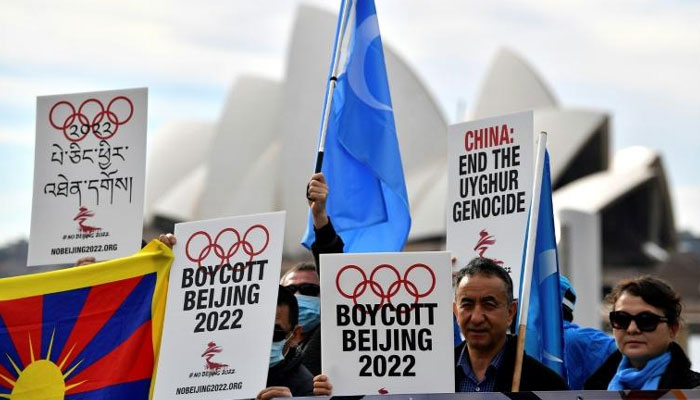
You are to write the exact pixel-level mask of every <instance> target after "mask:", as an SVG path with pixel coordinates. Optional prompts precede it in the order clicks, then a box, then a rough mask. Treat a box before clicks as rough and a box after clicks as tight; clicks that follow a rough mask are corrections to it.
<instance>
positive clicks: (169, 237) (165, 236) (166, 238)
mask: <svg viewBox="0 0 700 400" xmlns="http://www.w3.org/2000/svg"><path fill="white" fill-rule="evenodd" d="M158 240H160V241H161V242H163V244H164V245H166V246H168V247H170V248H171V249H172V248H173V246H175V243H177V239H176V238H175V235H173V234H172V233H161V234H160V236H158Z"/></svg>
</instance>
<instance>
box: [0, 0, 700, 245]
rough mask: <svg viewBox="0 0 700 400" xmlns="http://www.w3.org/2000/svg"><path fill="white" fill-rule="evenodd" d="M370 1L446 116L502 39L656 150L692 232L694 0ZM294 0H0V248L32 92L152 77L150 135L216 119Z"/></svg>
mask: <svg viewBox="0 0 700 400" xmlns="http://www.w3.org/2000/svg"><path fill="white" fill-rule="evenodd" d="M375 2H376V7H377V14H378V19H379V25H380V30H381V34H382V40H383V42H384V44H385V45H387V46H390V47H391V48H392V49H393V50H394V51H395V52H396V53H398V54H399V55H400V56H401V57H402V58H403V59H404V60H405V61H406V62H407V63H408V64H409V65H411V66H412V68H414V70H415V72H416V73H417V74H418V76H419V79H420V80H421V81H422V82H423V83H424V84H425V85H426V87H427V88H428V90H429V91H430V92H431V93H432V95H433V96H434V98H435V99H436V101H437V103H438V104H439V106H440V107H441V108H442V110H443V113H444V115H445V116H446V117H447V118H448V121H449V122H450V123H453V122H457V119H458V115H459V111H458V110H459V106H458V105H459V104H460V103H461V104H466V106H467V109H469V107H470V105H471V103H472V102H473V101H474V100H475V98H476V96H477V93H478V90H479V84H480V82H481V81H482V80H483V78H484V76H485V74H486V72H487V70H488V68H489V66H490V64H491V62H492V60H493V58H494V56H495V55H496V53H497V52H498V50H499V49H501V48H503V47H507V48H509V49H511V50H513V51H515V52H517V53H518V54H520V55H521V56H522V57H523V58H524V59H525V60H526V61H527V62H528V63H529V64H530V65H532V66H533V67H534V69H535V70H536V71H537V72H538V73H539V74H540V76H542V77H543V79H544V80H545V81H546V82H547V84H548V86H549V87H550V88H551V89H552V91H553V92H554V94H555V96H556V98H557V99H558V101H559V102H560V104H561V105H562V106H565V107H572V108H577V107H578V108H588V109H596V110H602V111H605V112H608V113H610V115H611V134H612V135H611V137H612V143H611V145H612V149H613V151H616V150H619V149H622V148H626V147H630V146H634V145H642V146H646V147H649V148H651V149H654V150H657V151H659V152H660V153H661V155H662V156H663V159H664V163H665V168H666V172H667V175H668V177H669V182H670V185H671V188H672V198H673V201H674V204H675V205H676V223H677V226H678V228H680V229H690V230H692V231H693V232H695V233H696V234H698V235H700V207H698V206H697V204H700V176H699V174H698V171H700V168H698V167H700V161H698V153H699V150H700V73H699V72H698V71H700V29H697V21H700V2H696V1H684V0H659V1H649V0H635V1H630V0H618V1H614V2H611V1H609V0H580V1H578V0H576V1H555V0H532V1H529V0H525V1H497V2H495V1H492V2H480V1H472V0H439V1H435V0H411V1H406V0H375ZM301 3H302V2H301V1H296V0H257V1H238V0H235V1H234V0H221V1H213V0H201V1H197V2H191V1H182V0H168V1H164V0H154V1H148V2H144V1H131V0H120V1H113V0H101V1H83V0H62V1H60V2H57V1H43V0H42V1H35V0H22V1H12V0H0V9H1V10H2V13H0V245H2V244H3V243H7V242H9V241H13V240H17V239H19V238H22V237H27V236H28V234H29V226H30V218H31V198H32V179H33V165H34V164H33V163H34V149H33V145H34V125H35V117H36V97H37V96H41V95H49V94H59V93H75V92H84V91H97V90H110V89H120V88H132V87H148V88H149V110H148V132H149V133H148V135H149V142H152V141H153V140H155V139H156V138H157V137H158V134H159V130H160V129H161V128H162V127H163V126H164V125H165V124H170V123H177V122H178V121H215V120H216V119H217V118H218V116H219V114H220V112H221V109H222V107H223V105H224V101H225V98H226V94H227V92H228V89H229V88H230V86H231V85H232V84H233V82H235V80H236V79H237V78H238V77H240V76H242V75H257V76H262V77H266V78H272V79H278V80H282V79H283V78H284V77H283V75H284V68H285V58H286V55H287V54H286V48H287V45H288V42H289V36H290V33H291V28H292V23H293V20H294V16H295V14H296V11H295V10H296V9H297V6H298V5H299V4H301ZM303 3H305V4H314V5H317V6H318V7H320V8H323V9H326V10H328V11H331V12H337V10H338V8H339V0H335V1H330V0H324V1H305V2H303ZM319 79H325V77H319ZM321 101H322V99H319V103H320V102H321ZM319 118H320V116H319Z"/></svg>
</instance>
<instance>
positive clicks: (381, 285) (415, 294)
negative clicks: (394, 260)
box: [335, 263, 436, 306]
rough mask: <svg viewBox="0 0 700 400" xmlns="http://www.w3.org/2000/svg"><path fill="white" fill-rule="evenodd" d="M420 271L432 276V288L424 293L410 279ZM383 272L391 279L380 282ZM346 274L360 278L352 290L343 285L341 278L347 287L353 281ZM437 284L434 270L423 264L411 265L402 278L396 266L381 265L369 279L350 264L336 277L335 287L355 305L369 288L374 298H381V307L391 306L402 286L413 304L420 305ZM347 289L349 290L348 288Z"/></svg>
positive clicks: (356, 280)
mask: <svg viewBox="0 0 700 400" xmlns="http://www.w3.org/2000/svg"><path fill="white" fill-rule="evenodd" d="M418 270H425V271H427V272H428V274H429V276H430V279H429V281H430V287H429V288H427V289H426V290H425V291H423V292H419V290H418V285H416V283H415V282H414V281H413V280H411V279H409V275H411V274H412V273H417V271H418ZM352 271H356V272H352ZM382 271H387V273H388V274H389V278H390V279H388V280H387V279H381V280H380V279H379V276H378V275H379V273H381V272H382ZM414 271H416V272H414ZM345 274H355V277H356V278H359V279H355V280H352V282H353V283H354V282H357V283H356V284H355V286H354V288H352V289H351V290H345V289H343V287H342V286H343V284H342V283H341V277H343V276H345V277H346V278H345V281H344V283H345V286H347V281H348V280H350V279H351V276H348V275H345ZM383 275H385V274H383ZM385 277H386V275H385ZM435 282H436V280H435V272H433V270H432V268H430V267H429V266H427V265H425V264H423V263H416V264H413V265H411V266H410V267H408V268H407V269H406V272H404V274H403V276H401V274H400V273H399V270H398V269H396V268H395V267H394V266H392V265H389V264H381V265H378V266H377V267H375V268H374V269H373V270H372V272H371V273H370V275H369V278H368V277H367V274H365V271H364V270H363V269H362V268H360V267H358V266H357V265H352V264H350V265H346V266H344V267H343V268H341V269H340V270H339V271H338V274H337V275H336V277H335V287H336V288H337V289H338V293H339V294H340V295H341V296H343V297H345V298H346V299H350V300H352V302H353V304H357V299H358V298H359V297H361V296H362V295H363V294H364V293H365V292H366V291H367V288H368V287H369V289H370V291H371V292H372V293H373V294H374V296H376V297H377V298H379V305H380V306H381V305H383V304H384V302H387V303H389V304H391V300H392V298H394V296H396V295H397V294H398V293H399V291H400V290H401V286H402V285H403V287H404V289H405V290H406V293H407V294H408V295H409V296H410V297H412V298H413V304H418V301H419V300H420V299H422V298H424V297H426V296H428V295H430V293H432V292H433V290H434V289H435ZM350 286H352V284H350ZM346 289H349V288H348V287H346Z"/></svg>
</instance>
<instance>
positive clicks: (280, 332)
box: [272, 324, 289, 342]
mask: <svg viewBox="0 0 700 400" xmlns="http://www.w3.org/2000/svg"><path fill="white" fill-rule="evenodd" d="M273 332H274V333H273V334H272V341H273V342H279V341H280V340H284V339H286V338H287V336H289V332H288V331H285V330H284V329H282V327H281V326H279V325H277V324H275V330H274V331H273Z"/></svg>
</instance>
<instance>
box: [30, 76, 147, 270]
mask: <svg viewBox="0 0 700 400" xmlns="http://www.w3.org/2000/svg"><path fill="white" fill-rule="evenodd" d="M147 96H148V90H147V89H145V88H143V89H128V90H115V91H106V92H92V93H77V94H66V95H56V96H43V97H38V98H37V110H36V144H35V152H34V193H33V197H32V223H31V234H30V236H29V256H28V260H27V264H28V265H43V264H59V263H74V262H75V261H76V260H77V259H78V258H80V257H82V256H94V257H96V258H97V259H98V260H107V259H113V258H118V257H124V256H128V255H131V254H133V253H135V252H137V251H138V250H139V248H140V246H141V232H142V230H143V196H144V182H145V171H146V111H147Z"/></svg>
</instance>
